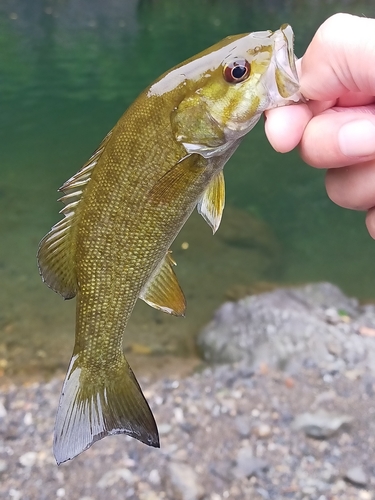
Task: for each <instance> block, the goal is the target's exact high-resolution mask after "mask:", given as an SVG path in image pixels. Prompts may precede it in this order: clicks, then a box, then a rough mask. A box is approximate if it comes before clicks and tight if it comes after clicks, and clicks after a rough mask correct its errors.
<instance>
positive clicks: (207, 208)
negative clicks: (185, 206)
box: [197, 170, 225, 233]
mask: <svg viewBox="0 0 375 500" xmlns="http://www.w3.org/2000/svg"><path fill="white" fill-rule="evenodd" d="M224 204H225V183H224V174H223V171H222V170H220V172H219V173H218V174H216V175H215V177H214V178H213V179H212V180H211V182H210V184H209V185H208V186H207V189H206V191H205V192H204V193H203V196H202V198H201V199H200V201H199V202H198V205H197V210H198V213H200V214H201V215H202V217H203V219H204V220H205V221H206V222H207V224H208V225H209V226H210V227H211V229H212V231H213V233H216V231H217V230H218V228H219V226H220V222H221V217H222V215H223V210H224Z"/></svg>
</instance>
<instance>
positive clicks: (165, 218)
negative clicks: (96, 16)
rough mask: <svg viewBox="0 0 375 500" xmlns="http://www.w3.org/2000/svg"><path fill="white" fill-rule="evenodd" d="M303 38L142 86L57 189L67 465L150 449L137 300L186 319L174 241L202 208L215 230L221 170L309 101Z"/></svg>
mask: <svg viewBox="0 0 375 500" xmlns="http://www.w3.org/2000/svg"><path fill="white" fill-rule="evenodd" d="M295 61H296V58H295V55H294V51H293V30H292V28H291V27H290V26H289V25H287V24H284V25H282V26H281V27H280V29H278V30H276V31H274V32H272V31H259V32H253V33H247V34H241V35H235V36H228V37H227V38H225V39H223V40H222V41H220V42H219V43H217V44H215V45H213V46H212V47H209V48H208V49H206V50H204V51H203V52H201V53H199V54H198V55H196V56H194V57H191V58H190V59H188V60H186V61H185V62H183V63H181V64H179V65H178V66H176V67H174V68H172V69H171V70H169V71H167V72H166V73H164V74H163V75H162V76H161V77H160V78H158V79H157V80H156V81H154V82H153V83H152V84H151V85H150V86H149V87H148V88H147V89H145V90H144V91H143V92H142V93H141V94H140V95H139V97H138V98H137V99H136V100H135V101H134V102H133V103H132V104H131V105H130V107H129V108H128V109H127V110H126V111H125V113H124V114H123V116H122V117H121V118H120V120H119V121H118V122H117V124H116V125H115V126H114V127H113V129H112V130H111V131H110V132H109V133H108V134H107V136H106V137H105V138H104V140H103V141H102V143H101V144H100V146H99V147H98V149H97V150H96V151H95V152H94V153H93V155H92V156H91V158H90V159H89V160H88V161H87V163H85V164H84V165H83V167H82V168H81V169H80V170H79V171H78V172H77V173H76V174H75V175H73V176H72V177H71V178H70V179H69V180H67V181H66V182H65V183H64V184H63V185H62V187H61V188H60V189H59V191H60V192H62V196H61V198H60V199H59V201H61V202H63V203H64V208H63V209H62V210H61V212H60V213H62V214H63V216H64V217H63V218H62V219H61V220H60V221H59V222H57V224H55V225H54V226H53V227H52V229H51V230H50V232H49V233H48V234H47V235H46V236H45V237H44V238H43V239H42V241H41V242H40V244H39V248H38V255H37V260H38V268H39V273H40V275H41V277H42V280H43V281H44V282H45V283H46V284H47V285H48V286H49V287H50V288H51V289H52V290H54V291H55V292H57V293H59V294H60V295H62V297H63V298H64V299H72V298H73V297H76V331H75V344H74V349H73V354H72V358H71V361H70V364H69V368H68V371H67V374H66V377H65V381H64V383H63V387H62V391H61V395H60V401H59V405H58V410H57V414H56V420H55V428H54V439H53V450H54V456H55V459H56V462H57V464H61V463H63V462H65V461H67V460H71V459H73V458H74V457H76V456H77V455H79V454H80V453H82V452H83V451H85V450H87V449H88V448H89V447H90V446H91V445H92V444H93V443H95V442H96V441H98V440H100V439H102V438H104V437H105V436H108V435H114V434H126V435H128V436H131V437H133V438H135V439H138V440H139V441H141V442H143V443H145V444H147V445H149V446H153V447H159V446H160V443H159V435H158V429H157V425H156V422H155V419H154V416H153V413H152V411H151V409H150V407H149V405H148V403H147V401H146V398H145V397H144V395H143V393H142V390H141V387H140V385H139V383H138V381H137V379H136V377H135V375H134V374H133V371H132V369H131V367H130V366H129V363H128V362H127V360H126V358H125V356H124V353H123V349H122V340H123V335H124V331H125V327H126V324H127V321H128V319H129V317H130V315H131V313H132V310H133V308H134V305H135V303H136V301H137V300H138V299H139V298H140V299H142V300H143V301H145V302H146V303H147V304H149V305H150V306H151V307H154V308H156V309H159V310H161V311H164V312H166V313H169V314H172V315H176V316H183V315H184V314H185V307H186V300H185V296H184V294H183V292H182V290H181V288H180V286H179V284H178V281H177V277H176V274H175V271H174V269H173V268H174V265H175V262H174V260H173V258H172V255H171V252H170V246H171V244H172V242H173V240H174V239H175V237H176V236H177V234H178V233H179V231H180V230H181V228H182V227H183V225H184V223H185V222H186V220H187V219H188V217H189V216H190V214H191V213H192V212H193V210H194V209H195V208H197V210H198V212H199V213H200V214H201V215H202V216H203V218H204V219H205V220H206V221H207V223H208V224H209V226H210V227H211V229H212V231H213V233H215V232H216V231H217V229H218V227H219V225H220V221H221V217H222V213H223V209H224V198H225V187H224V176H223V167H224V165H225V163H226V162H227V161H228V159H229V158H230V157H231V156H232V155H233V153H234V152H235V150H236V149H237V147H238V146H239V144H240V142H241V140H242V139H243V137H244V136H245V134H247V133H248V132H249V131H250V130H251V129H252V128H253V127H254V126H255V124H256V123H257V122H258V120H259V118H260V117H261V115H262V113H263V112H264V111H265V110H267V109H270V108H274V107H277V106H283V105H287V104H292V103H297V102H300V101H301V99H303V98H302V96H301V94H300V93H299V82H298V76H297V72H296V67H295Z"/></svg>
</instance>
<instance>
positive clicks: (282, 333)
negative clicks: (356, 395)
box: [198, 283, 375, 373]
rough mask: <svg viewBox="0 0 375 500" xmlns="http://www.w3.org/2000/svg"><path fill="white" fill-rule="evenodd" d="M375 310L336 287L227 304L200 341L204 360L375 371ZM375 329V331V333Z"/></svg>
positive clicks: (333, 370) (283, 292)
mask: <svg viewBox="0 0 375 500" xmlns="http://www.w3.org/2000/svg"><path fill="white" fill-rule="evenodd" d="M364 327H365V328H367V329H370V330H371V329H373V328H375V306H373V305H368V306H363V307H361V306H360V305H359V304H358V301H357V300H355V299H351V298H348V297H346V296H345V295H344V294H343V293H342V292H341V290H339V289H338V288H337V287H336V286H334V285H332V284H330V283H318V284H312V285H306V286H303V287H298V288H285V289H278V290H275V291H273V292H269V293H263V294H260V295H254V296H250V297H246V298H244V299H242V300H239V301H238V302H226V303H225V304H223V305H222V306H221V307H220V308H219V309H218V310H217V311H216V313H215V315H214V318H213V320H212V321H211V322H210V323H209V324H208V325H207V326H206V328H205V329H204V330H203V331H202V332H201V334H200V335H199V337H198V346H199V348H200V350H201V352H202V355H203V357H204V358H205V359H206V360H207V361H210V362H213V363H232V362H237V361H242V360H244V361H246V362H247V363H248V364H249V365H250V366H253V367H255V366H256V365H257V364H259V363H267V364H268V365H270V366H274V367H276V368H288V369H290V370H293V369H294V368H297V367H298V365H301V364H303V365H304V366H317V367H319V368H321V369H323V370H324V371H326V372H328V373H337V372H342V371H345V370H350V369H353V368H358V364H361V363H362V364H364V367H365V366H367V367H369V368H370V369H372V370H373V371H374V372H375V339H374V338H371V336H363V335H360V332H361V331H364V330H363V328H364ZM374 331H375V330H374Z"/></svg>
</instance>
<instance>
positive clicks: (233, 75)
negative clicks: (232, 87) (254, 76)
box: [223, 59, 250, 83]
mask: <svg viewBox="0 0 375 500" xmlns="http://www.w3.org/2000/svg"><path fill="white" fill-rule="evenodd" d="M249 74H250V63H249V62H248V61H247V60H246V59H235V60H234V61H232V62H230V63H228V64H225V65H224V68H223V76H224V80H226V81H227V82H228V83H239V82H243V81H244V80H246V78H247V77H248V76H249Z"/></svg>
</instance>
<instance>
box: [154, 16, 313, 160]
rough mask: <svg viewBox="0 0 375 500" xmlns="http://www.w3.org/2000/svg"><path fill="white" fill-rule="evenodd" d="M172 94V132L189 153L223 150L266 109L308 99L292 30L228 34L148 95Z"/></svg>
mask: <svg viewBox="0 0 375 500" xmlns="http://www.w3.org/2000/svg"><path fill="white" fill-rule="evenodd" d="M165 93H172V94H173V95H174V99H173V102H174V106H173V110H172V112H171V126H172V133H173V134H174V137H175V139H176V141H178V142H181V143H183V145H184V146H185V149H186V150H187V152H188V153H192V152H196V153H199V154H201V155H202V156H204V157H210V156H215V155H220V154H222V153H223V152H224V151H225V150H226V149H228V148H229V147H230V146H231V145H232V144H233V143H234V142H235V141H237V140H238V139H239V138H240V137H242V136H243V135H245V134H246V133H247V132H249V130H251V129H252V128H253V127H254V126H255V124H256V123H257V121H258V120H259V118H260V116H261V114H262V113H263V111H265V110H267V109H270V108H274V107H278V106H283V105H286V104H290V103H293V102H300V101H302V100H303V98H302V96H301V94H300V93H299V82H298V75H297V71H296V67H295V56H294V52H293V31H292V28H291V27H290V26H289V25H287V24H284V25H282V26H281V28H280V29H279V30H277V31H274V32H272V31H259V32H254V33H249V34H243V35H236V36H229V37H227V38H225V39H224V40H222V41H221V42H219V43H217V44H216V45H213V46H212V47H210V48H208V49H206V50H205V51H204V52H201V53H200V54H198V55H197V56H195V57H193V58H191V59H189V60H188V61H186V62H185V63H182V64H181V65H179V66H177V67H176V68H174V69H172V70H171V71H170V72H168V73H166V74H165V75H163V76H162V77H161V78H160V79H159V80H158V81H157V82H156V83H155V84H154V85H152V86H151V87H150V89H149V95H150V96H152V95H162V94H165Z"/></svg>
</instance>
